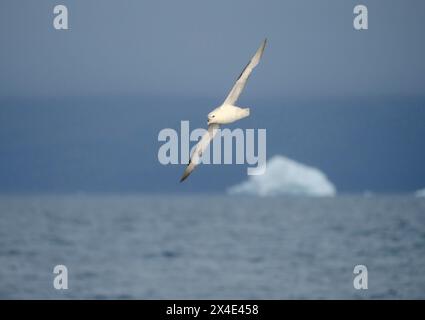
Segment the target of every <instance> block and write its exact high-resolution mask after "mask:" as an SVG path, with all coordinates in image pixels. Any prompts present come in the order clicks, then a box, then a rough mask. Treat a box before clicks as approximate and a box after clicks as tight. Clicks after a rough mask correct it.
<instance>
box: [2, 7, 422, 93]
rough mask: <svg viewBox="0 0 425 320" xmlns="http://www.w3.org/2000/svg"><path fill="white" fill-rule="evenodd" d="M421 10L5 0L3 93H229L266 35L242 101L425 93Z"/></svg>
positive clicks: (3, 13)
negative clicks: (65, 20)
mask: <svg viewBox="0 0 425 320" xmlns="http://www.w3.org/2000/svg"><path fill="white" fill-rule="evenodd" d="M359 3H362V4H366V5H367V6H368V9H369V30H367V31H360V32H359V31H356V30H354V28H353V18H354V14H353V8H354V6H355V5H356V4H359ZM57 4H64V5H66V6H67V7H68V10H69V27H70V29H69V30H67V31H57V30H55V29H54V28H53V23H52V22H53V17H54V15H53V7H54V6H55V5H57ZM424 13H425V1H423V0H410V1H403V0H396V1H390V0H386V1H377V0H374V1H361V2H359V1H351V0H344V1H341V0H321V1H318V0H308V1H307V0H303V1H300V0H291V1H281V0H276V1H251V0H232V1H218V0H214V1H199V0H179V1H162V0H160V1H158V0H156V1H139V0H124V1H109V0H108V1H107V0H102V1H95V0H72V1H67V0H55V1H50V0H49V1H46V0H40V1H33V0H27V1H19V0H18V1H17V0H2V1H1V2H0V41H1V42H0V43H1V50H0V70H1V72H0V98H4V97H17V96H18V97H22V96H30V97H32V96H47V97H49V96H80V95H81V96H85V95H105V94H108V95H160V96H164V95H165V96H177V95H178V96H191V95H196V96H210V97H224V96H225V94H226V93H227V91H228V90H229V89H230V87H231V85H232V83H233V81H234V79H235V78H236V77H237V75H238V74H239V73H240V71H241V69H242V68H243V67H244V65H245V64H246V62H247V60H248V59H249V58H250V56H251V55H252V54H253V52H254V51H255V50H256V49H257V47H258V46H259V44H260V42H261V41H262V39H263V38H264V37H265V36H267V37H268V39H269V46H268V48H267V50H266V53H265V56H264V60H263V61H262V64H261V68H258V70H256V71H255V77H252V79H251V80H250V89H249V90H247V92H246V93H244V95H246V97H267V96H273V97H282V96H295V97H301V96H302V97H317V96H324V97H328V96H338V97H340V96H347V95H349V96H359V95H360V96H368V95H379V96H380V95H423V94H424V92H425V59H424V57H425V43H424V41H423V37H424V35H423V32H424V30H425V19H424Z"/></svg>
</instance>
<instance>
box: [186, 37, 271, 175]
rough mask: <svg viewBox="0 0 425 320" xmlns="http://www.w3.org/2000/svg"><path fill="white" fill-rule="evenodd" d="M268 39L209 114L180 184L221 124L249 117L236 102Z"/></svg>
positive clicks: (198, 159)
mask: <svg viewBox="0 0 425 320" xmlns="http://www.w3.org/2000/svg"><path fill="white" fill-rule="evenodd" d="M266 43H267V39H264V41H263V43H262V44H261V46H260V47H259V48H258V50H257V52H256V53H255V55H254V56H253V57H252V58H251V60H250V61H249V63H248V64H247V65H246V67H245V68H244V69H243V71H242V72H241V74H240V75H239V77H238V79H237V80H236V82H235V84H234V85H233V88H232V90H230V93H229V95H228V96H227V98H226V100H224V102H223V104H222V105H221V106H219V107H217V108H215V109H214V110H213V111H211V112H210V113H209V114H208V131H207V132H205V134H204V135H203V136H202V138H201V140H200V141H199V142H198V144H197V145H196V147H195V150H194V152H193V153H192V156H191V157H190V160H189V164H188V165H187V167H186V169H185V170H184V173H183V176H182V177H181V179H180V182H183V181H184V180H185V179H186V178H187V177H188V176H189V175H190V174H191V173H192V171H193V170H194V169H195V168H196V166H197V165H198V164H199V162H200V160H201V157H202V153H203V152H204V151H205V149H206V148H207V147H208V145H209V143H210V141H211V140H212V139H213V138H214V137H215V135H216V134H217V129H218V128H219V127H220V125H221V124H228V123H232V122H235V121H237V120H240V119H243V118H246V117H248V116H249V108H240V107H237V106H235V103H236V101H237V100H238V98H239V96H240V95H241V93H242V90H243V89H244V87H245V84H246V82H247V80H248V78H249V76H250V75H251V72H252V70H253V69H254V68H255V67H256V66H257V65H258V63H259V62H260V59H261V56H262V55H263V52H264V48H265V47H266Z"/></svg>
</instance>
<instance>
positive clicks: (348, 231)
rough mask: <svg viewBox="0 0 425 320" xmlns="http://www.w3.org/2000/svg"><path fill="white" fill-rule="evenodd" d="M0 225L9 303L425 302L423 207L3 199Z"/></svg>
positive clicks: (347, 200)
mask: <svg viewBox="0 0 425 320" xmlns="http://www.w3.org/2000/svg"><path fill="white" fill-rule="evenodd" d="M0 219H1V220H0V221H1V222H0V298H3V299H10V298H25V299H35V298H52V299H74V298H98V299H110V298H118V299H156V298H159V299H161V298H169V299H174V298H180V299H187V298H193V299H208V298H211V299H226V298H235V299H245V298H248V299H257V298H258V299H266V298H269V299H292V298H301V299H312V298H320V299H330V298H341V299H394V298H425V199H424V198H422V199H421V198H414V197H411V196H376V197H375V196H372V197H361V196H340V197H336V198H323V199H320V198H317V199H316V198H249V197H229V196H224V195H223V196H219V195H216V196H210V195H183V196H177V195H173V196H170V195H155V196H148V195H64V196H1V197H0ZM59 264H62V265H66V267H67V269H68V287H69V288H68V290H56V289H54V287H53V279H54V277H55V276H56V275H55V274H54V273H53V268H54V266H55V265H59ZM359 264H362V265H365V266H366V267H367V270H368V289H367V290H356V289H354V287H353V279H354V277H355V275H354V274H353V269H354V266H355V265H359Z"/></svg>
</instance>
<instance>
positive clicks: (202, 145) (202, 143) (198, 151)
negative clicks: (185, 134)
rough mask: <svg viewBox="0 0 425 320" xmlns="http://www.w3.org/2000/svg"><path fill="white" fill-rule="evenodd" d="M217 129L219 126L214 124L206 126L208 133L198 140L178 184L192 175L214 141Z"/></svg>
mask: <svg viewBox="0 0 425 320" xmlns="http://www.w3.org/2000/svg"><path fill="white" fill-rule="evenodd" d="M219 127H220V125H218V124H216V123H214V124H210V125H209V126H208V131H207V132H205V133H204V135H203V136H202V138H201V140H199V142H198V143H197V144H196V147H195V150H194V151H193V153H192V156H191V157H190V160H189V164H188V165H187V167H186V169H185V170H184V172H183V175H182V177H181V179H180V182H183V181H184V180H186V178H187V177H188V176H189V175H190V174H191V173H192V171H193V170H195V168H196V166H197V165H198V164H199V162H200V160H201V158H202V154H203V153H204V151H205V149H206V148H207V147H208V145H209V144H210V142H211V140H212V139H214V137H215V135H216V134H217V129H218V128H219Z"/></svg>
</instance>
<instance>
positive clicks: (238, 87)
mask: <svg viewBox="0 0 425 320" xmlns="http://www.w3.org/2000/svg"><path fill="white" fill-rule="evenodd" d="M266 43H267V39H264V41H263V43H262V44H261V46H260V47H259V48H258V50H257V52H256V53H255V55H254V56H253V57H252V58H251V60H250V61H249V63H248V64H247V65H246V67H245V69H243V71H242V73H241V74H240V75H239V78H238V79H237V80H236V83H235V84H234V85H233V88H232V90H230V93H229V95H228V96H227V98H226V100H225V101H224V103H223V104H224V105H234V104H235V102H236V101H237V100H238V98H239V96H240V94H241V92H242V90H243V88H244V87H245V84H246V81H247V80H248V78H249V76H250V75H251V72H252V70H253V69H254V68H255V67H256V66H257V64H258V63H259V62H260V59H261V56H262V55H263V52H264V48H265V47H266Z"/></svg>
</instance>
